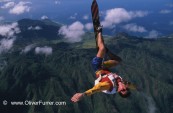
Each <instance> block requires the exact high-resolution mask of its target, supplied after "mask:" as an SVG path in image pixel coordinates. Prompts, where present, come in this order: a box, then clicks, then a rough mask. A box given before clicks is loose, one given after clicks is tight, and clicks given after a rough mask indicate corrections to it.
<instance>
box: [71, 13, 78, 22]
mask: <svg viewBox="0 0 173 113" xmlns="http://www.w3.org/2000/svg"><path fill="white" fill-rule="evenodd" d="M77 15H78V13H75V14H73V15H72V16H70V19H73V20H75V19H76V18H77Z"/></svg>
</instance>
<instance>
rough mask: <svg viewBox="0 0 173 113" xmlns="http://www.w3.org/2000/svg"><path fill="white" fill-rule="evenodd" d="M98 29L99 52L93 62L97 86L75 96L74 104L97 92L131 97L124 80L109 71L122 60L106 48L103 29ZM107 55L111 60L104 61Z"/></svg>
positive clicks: (72, 99) (73, 98)
mask: <svg viewBox="0 0 173 113" xmlns="http://www.w3.org/2000/svg"><path fill="white" fill-rule="evenodd" d="M96 29H97V38H96V43H97V44H96V45H98V47H97V48H98V52H97V54H96V57H94V58H93V60H92V67H93V69H94V71H95V74H96V80H95V85H94V87H92V88H91V89H89V90H87V91H85V92H83V93H76V94H74V95H73V97H72V98H71V101H72V102H78V101H79V100H81V99H82V98H83V97H85V96H90V95H92V94H94V93H96V92H104V93H107V94H115V93H116V92H118V93H119V95H120V96H121V97H124V98H126V97H128V96H129V95H130V91H129V88H128V86H127V85H126V84H125V82H124V81H123V79H122V78H121V77H120V76H119V75H117V74H116V73H113V72H111V71H110V70H109V68H112V67H115V66H116V65H117V64H119V63H120V62H121V61H122V59H121V58H120V57H119V56H117V55H115V54H113V53H111V52H110V51H109V50H108V49H107V47H105V44H104V40H103V37H102V27H100V25H99V26H98V27H97V28H96ZM105 55H108V56H109V60H107V61H104V56H105Z"/></svg>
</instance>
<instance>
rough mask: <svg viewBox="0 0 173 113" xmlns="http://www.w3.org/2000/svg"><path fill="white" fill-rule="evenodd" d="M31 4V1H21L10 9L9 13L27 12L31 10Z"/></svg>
mask: <svg viewBox="0 0 173 113" xmlns="http://www.w3.org/2000/svg"><path fill="white" fill-rule="evenodd" d="M29 4H31V2H23V1H21V2H19V3H18V4H16V5H15V6H14V7H13V8H12V9H10V11H9V13H11V14H16V15H19V14H23V13H25V12H29V11H30V8H31V7H30V6H28V5H29Z"/></svg>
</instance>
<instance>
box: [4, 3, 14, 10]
mask: <svg viewBox="0 0 173 113" xmlns="http://www.w3.org/2000/svg"><path fill="white" fill-rule="evenodd" d="M14 5H15V3H14V2H7V3H6V4H4V5H3V6H1V8H3V9H7V8H11V7H13V6H14Z"/></svg>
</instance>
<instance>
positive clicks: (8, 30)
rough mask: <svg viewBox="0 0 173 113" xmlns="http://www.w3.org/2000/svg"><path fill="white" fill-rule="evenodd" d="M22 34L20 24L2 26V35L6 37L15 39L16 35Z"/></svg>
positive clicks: (0, 30)
mask: <svg viewBox="0 0 173 113" xmlns="http://www.w3.org/2000/svg"><path fill="white" fill-rule="evenodd" d="M17 33H20V28H19V27H18V23H16V22H15V23H12V24H9V25H0V35H1V36H4V37H7V38H9V37H13V36H14V35H15V34H17Z"/></svg>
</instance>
